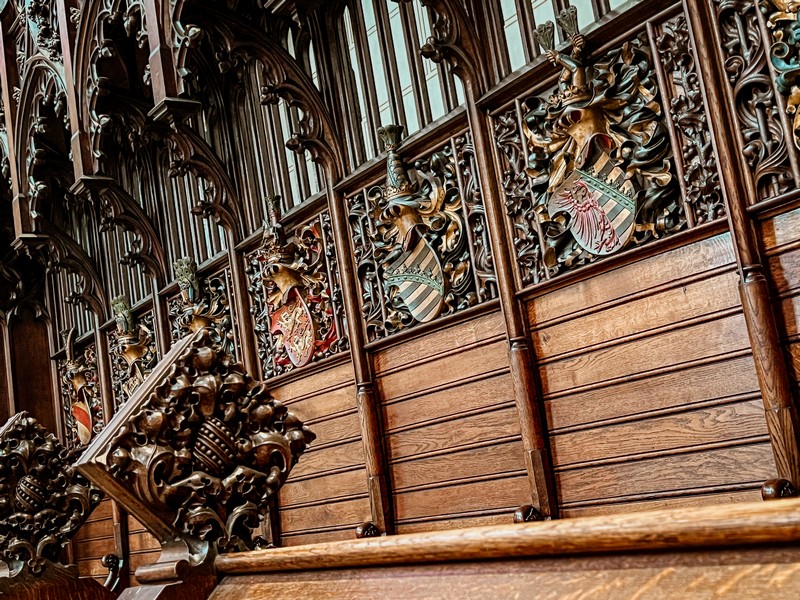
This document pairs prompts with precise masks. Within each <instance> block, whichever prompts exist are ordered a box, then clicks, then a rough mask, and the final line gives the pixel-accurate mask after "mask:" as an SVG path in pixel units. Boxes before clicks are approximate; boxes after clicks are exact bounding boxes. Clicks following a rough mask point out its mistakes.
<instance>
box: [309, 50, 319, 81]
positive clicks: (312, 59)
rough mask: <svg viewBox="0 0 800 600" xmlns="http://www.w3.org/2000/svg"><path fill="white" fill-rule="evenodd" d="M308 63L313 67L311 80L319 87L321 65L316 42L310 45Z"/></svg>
mask: <svg viewBox="0 0 800 600" xmlns="http://www.w3.org/2000/svg"><path fill="white" fill-rule="evenodd" d="M308 64H309V66H310V67H311V81H313V82H314V85H315V86H316V87H317V89H319V67H317V53H316V52H314V42H313V41H312V42H311V43H310V44H309V45H308Z"/></svg>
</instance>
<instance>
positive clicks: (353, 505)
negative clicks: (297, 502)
mask: <svg viewBox="0 0 800 600" xmlns="http://www.w3.org/2000/svg"><path fill="white" fill-rule="evenodd" d="M280 519H281V531H284V532H292V531H309V530H315V529H321V528H323V527H331V528H332V527H336V526H339V527H343V526H345V525H352V526H353V527H356V526H357V525H359V524H361V523H363V522H364V521H368V520H369V519H370V509H369V498H368V497H366V494H365V496H364V498H359V499H357V500H346V501H344V502H330V503H328V504H323V505H321V506H310V507H306V508H297V509H292V508H285V509H282V510H281V511H280Z"/></svg>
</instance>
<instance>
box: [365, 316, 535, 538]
mask: <svg viewBox="0 0 800 600" xmlns="http://www.w3.org/2000/svg"><path fill="white" fill-rule="evenodd" d="M375 369H376V373H377V385H378V390H379V391H380V394H381V398H382V401H383V421H384V427H385V431H386V442H385V443H386V454H387V459H388V461H389V468H390V478H391V483H392V488H393V490H394V511H395V518H396V522H397V526H398V528H399V530H408V528H412V529H413V530H414V531H423V530H433V529H444V528H450V527H454V526H464V527H467V526H470V525H479V524H487V523H490V522H491V523H496V522H503V520H504V519H505V522H508V520H509V519H511V515H512V513H513V511H514V509H515V508H516V507H518V506H519V505H520V504H525V503H527V502H529V501H530V489H529V483H528V480H527V476H526V471H525V462H524V456H523V451H522V442H521V436H520V428H519V417H518V414H517V409H516V406H515V404H514V392H513V386H512V382H511V376H510V374H509V365H508V355H507V342H506V338H505V334H504V327H503V322H502V319H501V316H500V313H499V311H495V312H492V313H490V314H485V315H482V316H477V317H474V318H472V319H469V320H468V321H466V322H462V323H459V324H456V325H451V326H448V327H446V328H444V329H441V330H438V331H434V332H431V333H427V334H425V335H422V336H420V337H418V338H414V339H410V340H408V341H405V342H402V343H400V344H397V345H394V346H391V347H389V348H386V349H384V350H381V351H379V352H378V353H377V354H376V356H375ZM487 519H488V521H487ZM455 522H458V525H454V523H455Z"/></svg>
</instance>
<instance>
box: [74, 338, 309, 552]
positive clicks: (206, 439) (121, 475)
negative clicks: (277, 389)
mask: <svg viewBox="0 0 800 600" xmlns="http://www.w3.org/2000/svg"><path fill="white" fill-rule="evenodd" d="M216 338H217V336H216V332H215V331H214V330H213V329H209V328H204V329H200V330H199V331H197V332H196V333H195V334H194V335H192V336H187V337H186V338H184V339H183V340H181V341H180V342H179V343H177V344H176V345H175V346H174V347H173V349H172V350H171V351H170V353H169V354H168V355H167V356H166V357H165V358H164V360H163V361H161V363H159V365H158V367H157V368H156V370H155V371H154V372H153V374H152V375H151V376H150V377H149V378H148V379H147V381H146V382H145V384H144V385H143V386H141V387H140V388H139V390H138V391H137V393H136V394H135V395H134V397H133V398H131V400H130V401H129V402H128V403H127V404H126V405H125V406H124V407H123V408H122V409H121V411H120V412H119V413H118V414H117V415H116V416H115V417H114V419H113V420H112V421H111V423H110V424H109V425H108V427H107V428H106V429H105V431H104V432H103V434H102V435H101V436H99V437H98V438H97V439H96V440H95V442H94V443H93V444H92V445H91V446H90V447H89V449H88V450H87V452H86V454H85V455H84V456H83V457H82V458H81V460H80V462H79V464H78V468H79V469H80V470H81V472H83V473H85V475H86V476H87V477H88V478H89V479H91V480H92V481H94V482H95V483H96V484H97V485H99V486H100V487H103V488H104V489H108V490H109V493H113V495H114V497H115V498H116V499H117V500H118V501H119V502H120V503H121V504H122V505H123V506H124V507H125V508H126V509H127V510H128V511H130V512H131V513H132V514H134V515H135V516H136V517H137V518H138V519H139V520H140V521H141V522H142V523H143V524H144V525H145V526H146V527H147V528H148V529H149V530H150V531H151V532H152V533H153V534H154V535H155V536H156V537H157V538H158V539H159V540H161V541H162V542H170V541H173V540H175V539H176V537H180V538H182V539H185V540H189V541H190V543H191V544H201V543H204V542H205V543H208V544H211V545H212V546H213V545H217V546H218V547H219V548H220V549H221V550H223V551H226V550H233V549H245V548H250V549H252V548H253V547H254V540H253V538H252V530H253V529H255V528H257V527H258V526H259V523H260V520H262V519H263V518H264V515H265V514H266V512H267V510H268V506H269V500H270V498H271V497H272V496H273V495H274V494H275V493H276V492H277V491H278V489H279V488H280V487H281V486H282V485H283V483H284V482H285V481H286V478H287V477H288V475H289V472H290V471H291V469H292V467H293V466H294V465H295V463H296V462H297V460H298V459H299V457H300V455H301V454H303V452H304V451H305V449H306V446H307V445H308V444H309V443H311V442H312V441H313V439H314V434H313V433H311V432H310V431H309V430H308V429H307V428H306V427H304V426H303V424H302V422H301V421H300V420H299V419H298V418H297V417H296V416H295V415H294V414H292V413H291V412H288V411H287V410H286V408H285V407H284V406H283V405H282V404H281V403H280V402H277V401H276V400H274V399H272V397H271V396H270V395H269V392H268V391H267V389H266V388H265V387H264V385H262V384H258V383H255V382H254V381H253V380H252V379H251V378H250V377H249V376H248V375H247V373H245V371H244V370H243V368H242V366H241V365H240V364H238V363H236V362H235V360H234V357H233V356H231V355H230V354H227V353H225V352H224V351H222V350H221V349H220V346H219V344H218V342H217V339H216Z"/></svg>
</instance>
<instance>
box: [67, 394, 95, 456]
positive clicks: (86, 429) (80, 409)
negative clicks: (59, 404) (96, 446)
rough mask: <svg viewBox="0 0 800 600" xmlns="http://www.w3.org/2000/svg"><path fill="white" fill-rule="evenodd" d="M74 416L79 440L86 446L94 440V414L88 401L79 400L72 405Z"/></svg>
mask: <svg viewBox="0 0 800 600" xmlns="http://www.w3.org/2000/svg"><path fill="white" fill-rule="evenodd" d="M72 416H73V418H74V419H75V433H76V434H77V435H78V440H80V442H81V444H82V445H84V446H85V445H86V444H88V443H89V442H90V441H91V439H92V413H91V410H90V409H89V405H88V404H87V402H86V400H83V399H81V400H78V401H77V402H75V403H74V404H73V405H72Z"/></svg>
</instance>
